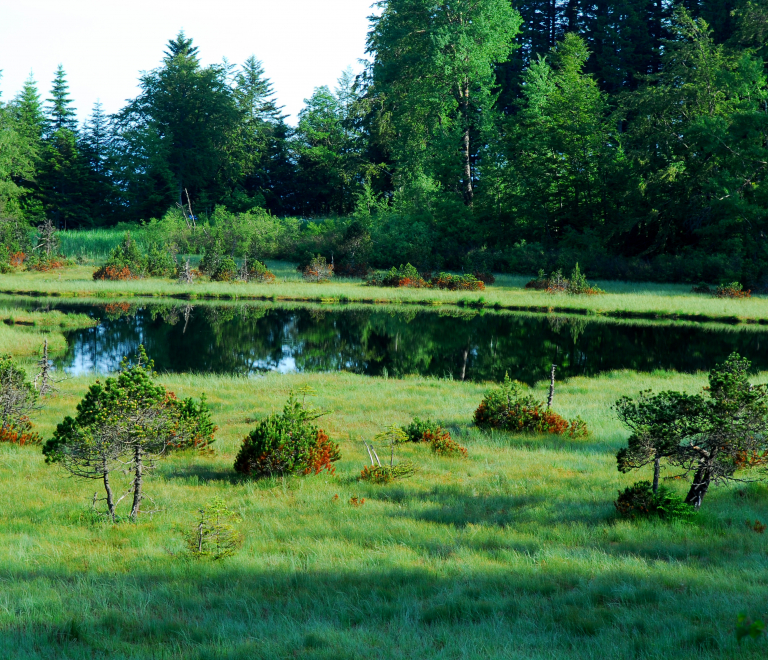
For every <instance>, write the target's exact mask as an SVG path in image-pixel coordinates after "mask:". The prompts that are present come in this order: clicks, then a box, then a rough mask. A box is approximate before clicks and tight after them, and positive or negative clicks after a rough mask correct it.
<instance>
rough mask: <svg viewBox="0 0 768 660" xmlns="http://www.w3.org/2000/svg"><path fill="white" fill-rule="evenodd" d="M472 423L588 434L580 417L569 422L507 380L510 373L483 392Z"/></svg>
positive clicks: (523, 430) (517, 430) (574, 435)
mask: <svg viewBox="0 0 768 660" xmlns="http://www.w3.org/2000/svg"><path fill="white" fill-rule="evenodd" d="M475 424H477V426H479V427H480V428H486V429H500V430H502V431H511V432H513V433H551V434H552V435H564V434H567V435H569V436H571V437H572V438H582V437H585V436H586V435H587V433H588V431H587V425H586V423H585V422H584V420H582V419H581V417H576V419H573V420H571V421H568V420H567V419H565V418H564V417H562V416H560V415H558V414H557V413H556V412H555V411H554V410H551V409H549V408H548V407H547V406H546V404H545V403H544V402H543V401H537V400H536V399H535V398H534V397H533V396H531V395H530V394H525V392H524V386H523V385H521V384H520V383H518V382H516V381H512V380H510V378H509V375H506V376H505V377H504V382H503V383H502V384H501V385H500V386H499V387H497V388H495V389H492V390H489V391H488V392H486V394H485V397H484V398H483V400H482V402H481V403H480V405H479V406H478V408H477V410H475Z"/></svg>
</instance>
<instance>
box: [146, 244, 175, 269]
mask: <svg viewBox="0 0 768 660" xmlns="http://www.w3.org/2000/svg"><path fill="white" fill-rule="evenodd" d="M146 263H147V274H148V275H154V276H155V277H172V276H173V275H175V274H176V268H177V266H176V257H175V255H174V251H173V250H172V249H171V247H170V246H168V245H161V244H159V243H151V244H150V246H149V249H148V250H147V257H146Z"/></svg>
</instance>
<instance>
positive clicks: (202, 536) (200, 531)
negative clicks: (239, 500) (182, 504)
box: [186, 497, 243, 560]
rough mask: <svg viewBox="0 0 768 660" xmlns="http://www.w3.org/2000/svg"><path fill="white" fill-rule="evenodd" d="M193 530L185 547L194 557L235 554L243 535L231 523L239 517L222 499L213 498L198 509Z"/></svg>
mask: <svg viewBox="0 0 768 660" xmlns="http://www.w3.org/2000/svg"><path fill="white" fill-rule="evenodd" d="M198 514H199V515H198V519H197V522H196V523H195V527H194V530H193V531H192V532H191V533H190V534H189V535H188V536H187V539H186V541H187V547H188V548H189V552H190V554H191V555H192V556H193V557H194V558H195V559H213V560H219V559H225V558H226V557H231V556H232V555H233V554H235V550H237V548H238V547H239V546H240V544H241V543H242V540H243V537H242V534H240V532H238V531H237V530H236V529H235V528H234V527H233V526H232V525H231V523H233V522H240V520H241V519H240V517H239V516H238V515H237V514H235V513H233V512H232V511H230V510H229V509H228V508H227V506H226V504H225V503H224V500H222V499H221V498H218V497H217V498H215V499H213V500H212V501H211V502H209V503H208V504H207V505H205V506H204V507H203V508H201V509H198Z"/></svg>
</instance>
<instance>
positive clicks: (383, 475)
mask: <svg viewBox="0 0 768 660" xmlns="http://www.w3.org/2000/svg"><path fill="white" fill-rule="evenodd" d="M414 474H416V466H415V465H414V464H413V462H412V461H402V462H400V463H398V464H397V465H366V466H365V467H364V468H363V470H362V472H360V476H359V477H358V479H359V480H360V481H369V482H371V483H373V484H389V483H392V482H393V481H396V480H397V479H407V478H408V477H412V476H413V475H414Z"/></svg>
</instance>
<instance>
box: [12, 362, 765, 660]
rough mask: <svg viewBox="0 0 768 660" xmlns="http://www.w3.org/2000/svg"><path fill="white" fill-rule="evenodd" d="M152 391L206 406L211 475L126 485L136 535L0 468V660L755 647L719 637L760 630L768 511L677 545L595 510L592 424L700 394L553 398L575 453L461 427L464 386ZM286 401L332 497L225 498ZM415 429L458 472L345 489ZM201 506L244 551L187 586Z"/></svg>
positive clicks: (731, 502)
mask: <svg viewBox="0 0 768 660" xmlns="http://www.w3.org/2000/svg"><path fill="white" fill-rule="evenodd" d="M766 376H768V374H763V375H762V380H765V378H766ZM162 380H163V382H164V383H165V384H166V385H167V386H168V387H169V388H171V389H173V390H175V391H176V393H177V394H178V395H180V396H188V395H195V396H197V395H199V394H200V393H201V392H203V391H205V392H207V393H208V395H209V401H210V403H211V405H212V408H213V412H214V416H215V421H216V423H217V424H219V426H220V427H221V429H220V431H219V436H220V441H219V442H217V443H216V447H217V452H216V455H214V456H194V455H192V454H178V455H173V456H171V457H169V458H167V459H165V460H164V461H162V463H161V465H160V467H159V469H158V470H157V472H156V473H155V474H154V475H153V476H152V477H150V479H149V481H148V483H147V485H146V487H147V489H148V492H149V494H150V495H151V496H152V497H153V498H154V504H152V505H151V507H150V508H152V509H155V512H154V513H152V514H146V515H144V516H142V518H141V520H140V522H139V523H138V524H136V525H132V524H128V523H121V524H118V525H117V526H112V525H109V524H107V523H105V522H104V521H102V520H100V519H99V518H98V517H96V516H95V515H94V514H93V513H92V512H91V508H90V501H91V499H92V497H93V491H94V490H97V486H96V485H95V484H94V483H92V482H91V483H84V482H80V481H75V480H73V479H70V478H67V477H65V476H64V475H63V474H62V473H61V472H60V471H59V470H58V469H57V468H55V467H51V466H46V465H45V464H44V463H43V460H42V457H41V456H40V453H39V449H36V448H30V447H27V448H19V447H15V446H2V447H0V512H2V513H1V516H2V517H1V518H0V520H1V521H2V522H0V541H2V542H0V567H1V568H0V576H1V577H2V584H3V588H2V594H1V595H0V605H2V606H1V607H0V626H1V627H2V630H3V634H0V656H1V657H3V658H32V659H37V658H53V657H62V658H68V659H73V660H74V659H85V658H91V657H94V656H103V657H110V658H142V659H149V658H193V659H200V660H202V659H203V658H205V659H207V658H284V657H300V658H312V659H318V660H319V659H321V658H322V659H330V658H350V659H351V658H577V659H579V658H584V659H587V658H589V659H592V658H596V657H604V658H611V659H614V658H615V659H625V658H626V659H629V658H659V659H661V658H676V659H678V658H681V659H682V658H721V657H728V658H757V657H764V654H765V650H766V647H765V642H764V641H760V640H758V641H757V642H756V643H755V642H752V640H748V642H749V643H746V644H744V645H743V646H737V644H736V641H735V636H734V634H733V626H734V622H735V618H736V614H737V613H738V612H741V611H744V612H747V613H748V614H750V615H752V616H756V615H761V614H762V613H763V612H764V609H765V602H766V597H767V596H768V586H766V585H768V582H767V581H766V578H767V577H768V575H767V573H768V570H767V569H766V564H765V561H764V557H765V551H766V537H765V536H764V535H761V534H758V533H756V532H755V531H753V530H752V529H750V528H748V527H747V525H745V523H744V521H745V520H754V519H756V518H762V519H763V520H764V519H765V505H766V503H768V490H766V489H764V488H761V487H754V486H749V487H747V486H740V487H733V488H723V489H719V490H715V491H713V492H712V493H711V494H710V495H708V496H707V500H706V501H705V505H704V511H703V512H702V513H701V514H700V515H699V516H698V517H697V519H696V520H695V522H694V523H693V524H692V525H688V526H680V525H664V524H653V523H635V524H630V523H626V522H622V521H617V520H616V519H615V518H614V515H613V506H612V504H611V502H612V500H613V499H614V498H615V496H616V492H617V489H619V488H621V487H623V486H625V485H627V484H628V483H630V482H631V481H633V480H634V479H637V478H639V477H641V476H643V475H629V476H624V475H620V474H619V473H618V472H617V471H616V468H615V459H614V453H615V450H616V449H617V447H619V446H620V445H621V443H622V442H623V441H624V438H625V435H626V434H625V432H624V431H623V430H622V429H620V428H619V427H618V426H617V424H616V422H615V420H614V418H613V415H612V413H611V411H610V404H611V403H612V402H613V401H614V400H615V399H616V398H617V397H618V396H619V395H620V394H623V393H634V392H636V391H637V390H639V389H643V388H647V387H652V388H655V389H662V388H663V389H685V390H689V391H696V390H697V389H698V388H699V387H700V386H701V385H703V384H704V382H705V378H704V376H703V375H698V376H686V375H678V374H670V373H656V374H653V375H641V374H636V373H630V372H618V373H612V374H608V375H605V376H602V377H600V378H595V379H591V380H590V379H582V378H576V379H573V380H571V381H569V382H568V383H564V384H562V385H559V386H558V390H557V393H556V403H557V409H558V411H559V412H561V413H562V414H564V415H566V416H568V417H571V416H574V415H576V414H581V415H582V416H583V417H584V418H585V419H586V420H587V423H588V424H589V426H590V428H591V429H592V431H593V433H592V436H591V437H590V438H588V439H586V440H579V441H573V440H567V439H562V438H520V437H511V436H508V435H505V434H494V435H492V436H487V435H485V434H482V433H480V432H478V431H477V430H476V429H474V428H473V427H471V426H469V424H468V421H469V419H470V418H471V414H472V411H473V409H474V407H475V406H476V405H477V404H478V402H479V401H480V398H481V396H482V393H483V389H484V388H483V386H482V385H478V384H472V383H458V382H449V381H442V380H432V379H424V378H412V379H405V380H387V379H380V378H365V377H360V376H354V375H350V374H333V375H319V374H315V375H290V376H280V375H269V376H267V377H264V378H256V379H244V378H236V377H215V376H207V375H193V374H189V375H178V376H164V377H162ZM87 384H88V381H87V380H85V379H72V380H69V381H66V382H65V383H63V384H62V393H61V395H60V396H58V397H57V398H55V399H53V400H52V401H51V402H50V403H49V404H48V406H47V407H46V409H45V410H43V411H42V412H41V413H40V414H38V415H37V417H36V419H35V421H36V422H37V423H38V428H39V429H40V430H41V431H42V432H43V433H44V434H49V433H50V432H51V431H52V429H53V427H54V425H55V424H56V422H58V421H59V420H60V419H61V418H62V417H63V416H64V415H65V414H71V413H72V412H73V409H74V406H75V404H76V403H77V401H78V400H79V397H80V396H82V394H83V392H84V389H85V387H86V386H87ZM300 385H310V386H312V387H314V388H315V389H316V390H317V391H318V392H319V396H318V397H317V400H316V401H315V402H314V403H315V405H317V406H319V407H322V408H324V409H328V410H331V411H333V412H332V413H331V414H330V415H328V416H327V417H325V418H323V419H322V420H321V422H322V423H321V426H323V427H324V428H325V429H326V430H328V431H329V432H330V434H331V436H332V437H334V438H337V439H339V440H340V441H341V448H342V453H343V459H342V461H341V462H340V463H339V464H338V467H337V473H336V475H335V476H331V475H327V474H321V475H318V476H313V477H300V478H289V479H285V480H281V479H267V480H263V481H259V482H247V481H246V482H242V481H239V480H238V479H236V478H235V476H234V473H233V471H232V462H233V460H234V455H235V452H236V450H237V448H238V444H239V441H240V439H241V438H242V437H243V435H244V434H245V433H246V431H247V430H248V429H249V428H250V427H251V426H252V424H253V422H252V421H251V420H253V419H254V418H255V417H257V416H259V415H263V414H266V413H269V412H270V411H272V410H276V409H279V408H280V407H281V406H282V403H283V401H284V400H285V397H286V395H287V392H288V390H289V389H290V388H292V387H294V388H295V387H298V386H300ZM543 393H544V390H543V389H541V390H539V392H538V394H540V395H542V396H543ZM414 415H419V416H421V417H425V416H427V415H429V416H431V417H432V418H433V419H438V420H440V421H441V422H442V423H444V424H445V425H447V426H448V427H449V428H450V429H451V431H452V433H453V434H454V435H455V436H458V438H459V439H460V441H461V442H462V444H464V445H466V446H467V447H468V448H469V452H470V457H469V459H467V460H453V459H442V458H439V457H436V456H434V455H433V454H432V453H431V452H429V451H428V449H427V448H425V447H421V446H416V445H412V446H406V447H403V448H402V449H398V454H399V456H400V457H401V458H411V459H412V460H414V461H415V462H416V463H417V464H418V465H419V466H420V468H421V470H420V472H419V474H418V475H417V476H416V477H414V478H412V479H410V480H407V481H404V482H401V483H397V484H393V485H390V486H384V487H381V486H373V485H370V484H366V483H359V482H357V481H356V480H355V478H354V477H355V475H356V474H357V473H359V471H360V469H361V468H362V466H363V465H364V463H366V462H367V456H366V454H365V450H364V449H363V446H362V443H361V442H360V439H361V438H366V439H370V438H371V437H372V436H373V435H374V434H375V433H376V432H377V431H380V430H381V429H382V427H383V426H385V425H387V424H392V423H398V424H402V423H404V422H406V421H409V420H410V419H411V417H412V416H414ZM672 484H673V486H675V485H676V486H677V487H678V488H679V489H680V490H682V488H683V485H682V484H677V482H672ZM214 496H220V497H222V498H223V499H224V500H225V501H226V502H227V503H228V505H229V506H230V508H232V509H234V510H236V511H237V512H238V513H239V514H240V515H241V516H242V519H243V522H242V523H241V524H240V529H241V531H242V532H243V533H244V535H245V543H244V546H243V547H242V548H241V549H240V550H239V551H238V553H237V555H236V556H235V557H233V558H232V559H231V560H228V561H225V562H221V563H203V564H201V563H197V562H195V561H192V560H190V559H189V558H188V557H187V556H186V554H185V551H184V545H183V542H182V536H183V533H184V532H185V531H186V530H189V529H191V526H192V524H193V521H194V515H195V510H196V509H197V508H198V507H199V506H200V505H201V504H203V503H205V502H207V501H209V500H210V499H211V498H213V497H214ZM337 496H338V497H337ZM353 496H356V497H358V498H365V504H364V505H362V506H358V507H356V506H352V505H350V504H349V500H350V498H351V497H353Z"/></svg>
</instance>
